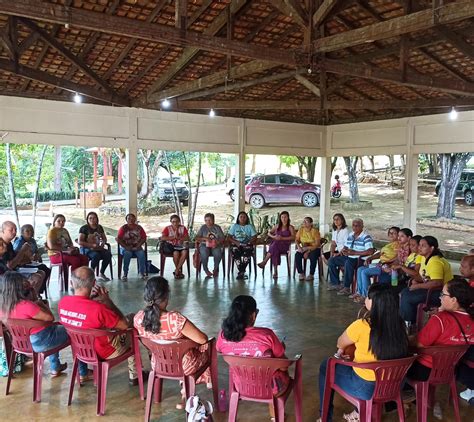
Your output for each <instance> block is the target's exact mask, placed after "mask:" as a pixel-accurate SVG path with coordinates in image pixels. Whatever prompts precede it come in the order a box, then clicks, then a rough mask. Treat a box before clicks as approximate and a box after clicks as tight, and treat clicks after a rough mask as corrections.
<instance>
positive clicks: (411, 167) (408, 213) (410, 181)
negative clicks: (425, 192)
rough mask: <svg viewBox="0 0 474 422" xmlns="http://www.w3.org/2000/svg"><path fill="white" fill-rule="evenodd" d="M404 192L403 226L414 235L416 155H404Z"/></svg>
mask: <svg viewBox="0 0 474 422" xmlns="http://www.w3.org/2000/svg"><path fill="white" fill-rule="evenodd" d="M406 157H407V159H406V167H405V192H404V196H403V226H404V227H409V228H410V229H411V230H412V231H413V234H416V215H417V207H418V154H411V153H408V154H407V155H406Z"/></svg>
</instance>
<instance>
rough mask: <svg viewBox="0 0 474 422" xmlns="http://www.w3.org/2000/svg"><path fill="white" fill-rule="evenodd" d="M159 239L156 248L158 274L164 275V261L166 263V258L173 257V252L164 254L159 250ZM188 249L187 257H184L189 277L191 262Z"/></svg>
mask: <svg viewBox="0 0 474 422" xmlns="http://www.w3.org/2000/svg"><path fill="white" fill-rule="evenodd" d="M160 244H161V240H160V241H159V242H158V246H157V248H158V250H159V251H160V275H161V276H162V277H164V274H165V263H166V258H173V254H165V253H164V252H162V251H161V248H160ZM189 255H190V250H189V249H188V257H187V258H186V268H187V270H188V278H189V277H191V263H190V257H189Z"/></svg>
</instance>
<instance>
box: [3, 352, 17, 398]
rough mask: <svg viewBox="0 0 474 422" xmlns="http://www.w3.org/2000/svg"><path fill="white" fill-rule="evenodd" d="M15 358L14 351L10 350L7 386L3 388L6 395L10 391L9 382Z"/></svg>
mask: <svg viewBox="0 0 474 422" xmlns="http://www.w3.org/2000/svg"><path fill="white" fill-rule="evenodd" d="M15 359H16V352H15V351H14V350H12V352H11V354H10V362H9V363H8V379H7V388H6V389H5V395H6V396H8V394H9V393H10V383H11V382H12V378H13V369H14V368H15Z"/></svg>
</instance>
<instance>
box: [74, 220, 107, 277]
mask: <svg viewBox="0 0 474 422" xmlns="http://www.w3.org/2000/svg"><path fill="white" fill-rule="evenodd" d="M86 221H87V224H84V225H83V226H82V227H81V228H80V229H79V246H80V247H81V253H82V254H83V255H86V256H87V257H88V258H89V260H90V261H91V268H92V269H93V270H94V271H95V269H96V268H97V267H98V266H99V262H100V261H102V265H101V267H100V273H99V277H98V280H100V281H110V278H108V277H107V276H106V275H105V270H106V269H107V267H108V266H109V265H112V253H111V252H110V250H109V249H107V248H106V247H105V244H106V243H107V236H106V235H105V231H104V228H103V227H102V226H101V225H100V224H99V216H98V215H97V213H96V212H94V211H91V212H89V214H87V218H86Z"/></svg>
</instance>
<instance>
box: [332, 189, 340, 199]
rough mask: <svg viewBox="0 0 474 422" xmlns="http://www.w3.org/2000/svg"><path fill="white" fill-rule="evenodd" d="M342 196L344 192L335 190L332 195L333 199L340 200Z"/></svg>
mask: <svg viewBox="0 0 474 422" xmlns="http://www.w3.org/2000/svg"><path fill="white" fill-rule="evenodd" d="M341 195H342V192H341V191H340V190H335V191H334V192H333V193H332V197H333V198H340V197H341Z"/></svg>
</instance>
